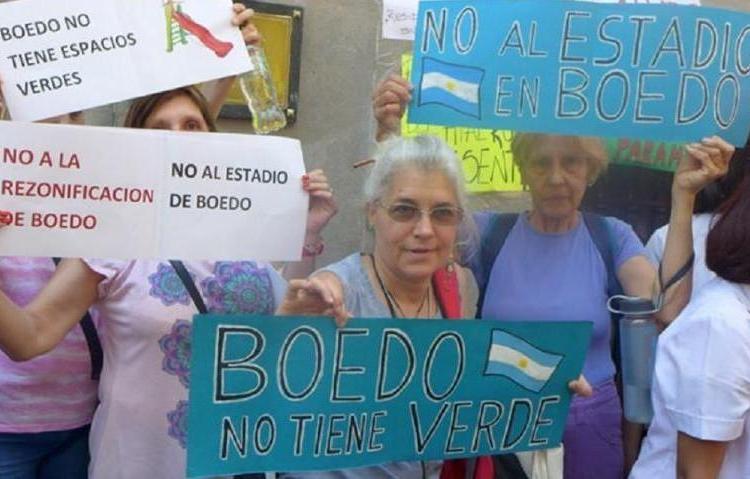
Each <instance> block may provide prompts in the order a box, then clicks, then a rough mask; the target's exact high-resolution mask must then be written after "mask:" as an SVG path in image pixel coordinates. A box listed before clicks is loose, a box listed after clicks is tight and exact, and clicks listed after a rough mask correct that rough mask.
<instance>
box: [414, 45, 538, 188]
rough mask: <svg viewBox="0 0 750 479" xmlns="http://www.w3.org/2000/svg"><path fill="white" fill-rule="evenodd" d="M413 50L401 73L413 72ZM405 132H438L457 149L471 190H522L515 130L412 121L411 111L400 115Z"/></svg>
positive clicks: (417, 133) (429, 133)
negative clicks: (515, 157)
mask: <svg viewBox="0 0 750 479" xmlns="http://www.w3.org/2000/svg"><path fill="white" fill-rule="evenodd" d="M411 61H412V57H411V54H404V55H403V56H402V58H401V74H402V75H403V76H404V77H405V78H408V77H409V75H410V74H411ZM401 134H402V135H403V136H417V135H435V136H438V137H440V138H442V139H443V140H444V141H445V142H446V143H448V144H449V145H450V146H451V147H452V148H453V149H454V150H455V151H456V155H457V156H458V159H459V160H460V161H461V166H462V169H463V172H464V178H465V179H466V189H467V190H468V191H469V192H471V193H488V192H493V191H522V190H523V185H522V184H521V172H520V171H518V167H517V166H516V164H515V163H514V162H513V153H512V152H511V151H510V145H511V142H512V141H513V132H510V131H500V130H485V129H479V128H458V127H449V126H435V125H415V124H412V123H409V121H408V115H404V116H403V118H401Z"/></svg>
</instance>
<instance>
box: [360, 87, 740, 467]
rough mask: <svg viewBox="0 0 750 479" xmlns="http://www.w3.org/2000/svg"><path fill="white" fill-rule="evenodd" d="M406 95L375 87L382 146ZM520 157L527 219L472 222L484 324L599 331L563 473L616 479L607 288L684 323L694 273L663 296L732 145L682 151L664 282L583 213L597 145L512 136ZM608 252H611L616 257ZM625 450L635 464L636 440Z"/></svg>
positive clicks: (616, 231)
mask: <svg viewBox="0 0 750 479" xmlns="http://www.w3.org/2000/svg"><path fill="white" fill-rule="evenodd" d="M410 91H411V87H410V85H409V84H408V82H406V80H404V79H403V78H400V77H398V76H395V75H392V76H390V77H389V78H386V79H385V80H384V81H382V82H381V83H380V84H379V85H378V87H377V88H376V91H375V94H374V95H373V109H374V111H375V116H376V118H377V120H378V132H377V137H378V139H383V138H386V137H387V136H389V135H392V134H394V133H396V132H397V130H398V125H399V118H400V116H401V115H403V112H404V111H405V106H406V104H407V103H408V102H409V101H410V100H411V93H410ZM512 149H513V156H514V160H515V161H516V163H517V165H518V167H519V169H520V171H521V175H522V178H523V182H524V184H525V185H526V186H527V187H528V190H529V192H530V193H531V203H532V207H531V210H529V211H527V212H524V213H521V214H519V215H499V214H497V213H481V214H479V215H477V217H476V223H477V225H478V227H479V232H480V238H481V240H480V241H481V242H480V249H479V253H478V254H476V255H474V258H473V261H472V264H471V268H472V271H473V272H474V274H475V276H476V278H477V282H478V285H479V288H480V301H479V303H478V308H479V316H480V317H482V318H485V319H495V320H510V319H512V320H516V321H518V320H520V321H591V322H592V323H593V324H594V332H593V337H592V339H591V344H590V346H589V350H588V353H587V356H586V361H585V364H584V369H583V373H584V376H586V378H587V379H588V380H589V382H591V384H592V385H593V386H594V394H593V395H592V396H591V397H590V398H575V399H574V400H573V403H572V406H571V411H570V414H569V417H568V423H567V427H566V430H565V434H564V436H563V444H564V446H565V459H564V467H565V473H564V476H565V477H566V478H570V479H574V478H575V479H581V478H584V479H585V478H592V479H593V478H596V479H610V478H611V479H620V478H622V477H623V474H624V470H625V468H624V462H625V459H624V453H623V439H622V438H623V434H622V426H621V424H622V409H621V406H620V400H619V397H618V394H617V389H616V387H615V382H614V376H615V365H614V364H613V361H612V354H611V353H612V352H611V346H610V338H611V336H612V331H611V321H610V315H609V312H608V310H607V299H608V296H609V294H611V291H612V289H613V288H611V287H610V285H612V284H615V283H618V282H619V284H620V285H621V287H622V290H623V291H624V293H625V294H626V295H629V296H637V297H641V298H657V297H659V296H661V295H662V293H665V294H664V295H663V301H661V300H657V301H656V303H657V304H660V303H662V302H663V306H662V307H661V310H660V311H659V312H658V314H657V320H658V321H659V322H660V324H661V325H662V326H666V325H667V324H668V323H669V322H670V321H671V320H672V319H673V318H674V317H676V316H677V314H678V313H679V312H680V311H681V309H682V308H683V307H684V305H685V304H686V303H687V301H688V298H689V295H690V278H689V275H687V277H686V278H685V279H683V280H682V281H679V282H677V284H676V285H675V286H674V287H672V288H670V289H669V290H667V291H666V292H663V291H662V288H661V286H660V285H661V284H664V281H662V280H667V281H666V282H668V280H669V279H670V278H672V277H673V276H675V274H676V273H677V272H678V271H679V270H680V269H682V267H683V266H684V265H685V264H686V263H688V262H689V261H690V260H691V253H692V233H691V214H692V208H693V202H694V200H695V196H696V194H697V192H698V191H699V190H700V189H701V188H702V187H703V186H705V185H707V184H708V183H710V182H711V181H713V180H714V179H716V178H718V177H720V176H721V175H723V174H724V173H725V172H726V169H727V165H728V162H729V159H730V157H731V156H732V153H733V151H734V148H733V147H732V146H731V145H729V144H727V143H726V142H724V141H723V140H722V139H720V138H718V137H711V138H706V139H704V140H703V141H702V142H700V143H694V144H691V145H688V146H687V147H686V149H687V151H688V153H689V155H686V159H685V160H684V161H683V162H682V163H681V164H680V165H679V167H678V171H677V172H676V174H675V177H674V182H673V186H672V211H671V217H670V228H669V236H668V238H667V243H666V251H665V255H664V259H663V261H662V264H661V270H662V275H661V277H660V278H659V277H658V276H659V275H658V274H657V271H656V269H655V268H654V267H653V266H652V265H651V264H650V263H649V261H648V260H647V258H646V256H645V251H644V248H643V245H642V244H641V242H640V240H639V239H638V237H637V236H636V235H635V233H634V232H633V230H632V228H631V227H630V226H629V225H627V224H626V223H624V222H622V221H620V220H617V219H615V218H610V217H600V216H593V215H587V214H582V213H581V212H580V211H579V207H580V204H581V200H582V199H583V195H584V194H585V192H586V188H587V186H588V185H590V184H593V182H594V181H595V180H596V178H597V176H598V175H599V174H600V173H601V172H602V171H603V170H604V168H605V167H606V163H607V157H606V152H605V150H604V148H603V146H602V144H601V142H600V141H599V140H598V139H596V138H587V137H574V136H557V135H549V134H523V133H522V134H517V135H516V136H515V138H514V141H513V145H512ZM603 252H604V253H603ZM604 256H610V258H609V261H606V260H605V258H604ZM610 271H611V272H612V273H611V274H608V272H610ZM629 446H630V447H628V448H626V451H627V456H628V458H627V460H628V463H629V464H630V463H632V461H633V460H634V459H635V455H636V454H637V442H636V441H633V442H632V444H630V445H629Z"/></svg>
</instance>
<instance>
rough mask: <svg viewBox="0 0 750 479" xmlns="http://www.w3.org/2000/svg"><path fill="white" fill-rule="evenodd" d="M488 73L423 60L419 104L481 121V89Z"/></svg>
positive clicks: (471, 68)
mask: <svg viewBox="0 0 750 479" xmlns="http://www.w3.org/2000/svg"><path fill="white" fill-rule="evenodd" d="M483 77H484V70H482V69H480V68H474V67H467V66H463V65H454V64H452V63H446V62H442V61H440V60H435V59H434V58H430V57H424V58H422V80H421V81H420V83H419V105H428V104H431V103H432V104H438V105H442V106H445V107H448V108H450V109H452V110H455V111H457V112H459V113H463V114H464V115H468V116H471V117H473V118H477V119H481V117H482V114H481V111H482V110H481V108H480V102H479V100H480V98H481V95H480V89H481V86H482V78H483Z"/></svg>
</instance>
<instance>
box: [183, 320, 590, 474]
mask: <svg viewBox="0 0 750 479" xmlns="http://www.w3.org/2000/svg"><path fill="white" fill-rule="evenodd" d="M590 334H591V323H558V322H545V323H528V322H526V323H511V322H500V321H491V320H487V321H473V320H465V321H456V320H417V319H409V320H394V319H354V320H351V321H350V322H349V323H348V325H347V327H346V328H336V326H335V325H334V322H333V321H332V320H331V319H327V318H310V317H306V318H285V317H257V316H256V317H253V316H212V315H208V316H199V317H197V318H196V320H195V321H194V322H193V342H192V344H193V353H192V354H193V355H192V359H191V370H190V415H189V418H188V421H189V422H188V476H190V477H196V476H206V475H212V476H213V475H226V474H233V473H240V472H258V471H290V472H291V471H305V470H333V469H343V468H353V467H362V466H367V465H372V464H379V463H384V462H389V461H415V460H432V459H443V458H455V457H468V456H476V455H484V454H490V453H492V454H499V453H506V452H512V451H525V450H535V449H544V448H549V447H554V446H556V445H557V444H558V443H559V442H560V439H561V437H562V433H563V430H564V428H565V420H566V416H567V412H568V407H569V404H570V396H571V395H570V392H569V391H568V388H567V383H568V381H570V380H571V379H575V378H577V377H578V374H579V373H580V371H581V368H582V365H583V359H584V356H585V354H586V349H587V348H588V344H589V338H590Z"/></svg>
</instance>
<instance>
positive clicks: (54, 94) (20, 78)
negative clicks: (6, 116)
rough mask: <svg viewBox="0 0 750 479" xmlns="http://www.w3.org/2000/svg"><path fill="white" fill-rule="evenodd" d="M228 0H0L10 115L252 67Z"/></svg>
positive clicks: (62, 108) (83, 104) (71, 107)
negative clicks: (10, 0)
mask: <svg viewBox="0 0 750 479" xmlns="http://www.w3.org/2000/svg"><path fill="white" fill-rule="evenodd" d="M231 18H232V3H231V1H230V0H217V1H211V2H205V1H201V0H180V1H172V0H166V1H164V0H101V1H95V2H92V1H90V0H67V1H65V2H46V1H42V0H18V1H14V2H9V3H3V4H0V75H2V78H3V82H4V86H3V93H4V94H5V99H6V102H7V104H8V109H9V111H10V114H11V116H12V117H13V118H14V119H16V120H28V121H35V120H41V119H44V118H50V117H53V116H57V115H60V114H64V113H69V112H71V111H77V110H84V109H87V108H91V107H95V106H100V105H104V104H108V103H114V102H117V101H122V100H127V99H130V98H134V97H138V96H143V95H146V94H150V93H155V92H159V91H163V90H169V89H172V88H176V87H179V86H183V85H189V84H195V83H200V82H204V81H208V80H213V79H216V78H221V77H226V76H231V75H236V74H238V73H241V72H243V71H248V70H250V69H251V64H250V60H249V58H248V56H247V53H246V50H245V45H244V42H243V40H242V35H241V34H240V31H239V29H238V28H237V27H234V26H232V25H231Z"/></svg>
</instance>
